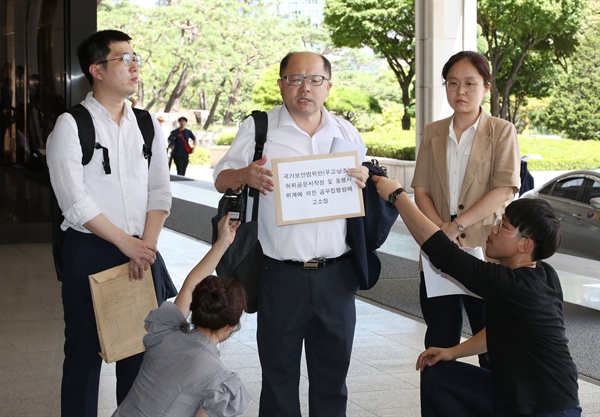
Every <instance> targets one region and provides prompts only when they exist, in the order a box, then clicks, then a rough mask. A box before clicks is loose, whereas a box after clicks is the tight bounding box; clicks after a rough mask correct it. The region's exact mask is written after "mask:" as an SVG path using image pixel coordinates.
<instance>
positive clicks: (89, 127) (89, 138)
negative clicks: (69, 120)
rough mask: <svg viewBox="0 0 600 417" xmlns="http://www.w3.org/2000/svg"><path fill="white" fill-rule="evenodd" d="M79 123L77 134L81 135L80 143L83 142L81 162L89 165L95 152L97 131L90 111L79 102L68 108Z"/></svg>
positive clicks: (68, 111)
mask: <svg viewBox="0 0 600 417" xmlns="http://www.w3.org/2000/svg"><path fill="white" fill-rule="evenodd" d="M67 113H69V114H70V115H71V116H73V118H74V119H75V123H76V124H77V134H78V135H79V143H81V151H82V152H83V156H82V157H81V164H82V165H87V164H88V163H89V162H90V160H91V159H92V155H93V154H94V146H95V144H96V131H95V130H94V122H93V121H92V116H91V115H90V112H89V111H88V110H87V109H86V108H85V107H83V106H82V105H81V104H77V105H75V106H73V107H71V108H70V109H68V110H67Z"/></svg>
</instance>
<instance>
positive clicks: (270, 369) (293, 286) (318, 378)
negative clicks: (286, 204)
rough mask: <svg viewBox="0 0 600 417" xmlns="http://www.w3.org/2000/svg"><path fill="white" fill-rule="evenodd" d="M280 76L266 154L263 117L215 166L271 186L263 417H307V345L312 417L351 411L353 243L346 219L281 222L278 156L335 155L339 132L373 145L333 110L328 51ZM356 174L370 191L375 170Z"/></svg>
mask: <svg viewBox="0 0 600 417" xmlns="http://www.w3.org/2000/svg"><path fill="white" fill-rule="evenodd" d="M280 77H281V78H280V79H279V80H278V81H277V82H278V85H279V88H280V90H281V96H282V98H283V102H284V105H282V106H277V107H275V108H273V109H272V110H270V111H269V112H268V119H269V128H268V134H267V141H266V143H265V147H264V153H263V155H264V156H263V158H262V159H261V160H259V161H256V162H252V158H253V155H254V144H255V141H254V119H253V118H251V117H249V118H248V119H246V121H245V122H244V123H243V124H242V126H241V127H240V130H239V132H238V134H237V136H236V138H235V139H234V141H233V144H232V146H231V148H230V150H229V152H228V153H227V154H226V155H225V157H224V158H223V159H222V160H221V161H220V162H219V163H218V164H217V166H216V167H215V171H214V178H215V187H216V188H217V190H218V191H220V192H225V191H226V190H227V188H231V189H233V190H235V189H238V188H241V187H242V186H244V185H245V184H247V185H249V186H250V187H252V188H255V189H257V190H259V191H260V192H261V196H260V199H261V201H260V204H259V210H258V235H259V236H258V237H259V240H260V242H261V245H262V248H263V252H264V254H265V270H264V273H263V274H262V276H261V287H260V291H259V301H258V330H257V340H258V351H259V355H260V361H261V367H262V371H263V376H262V391H261V397H260V410H259V416H261V417H266V416H274V417H285V416H300V400H299V393H298V387H299V381H300V362H301V355H302V347H303V344H304V348H305V352H306V362H307V365H308V379H309V384H310V387H309V408H310V411H309V412H310V415H311V416H313V417H314V416H324V417H336V416H345V415H346V403H347V388H346V375H347V372H348V366H349V364H350V355H351V351H352V341H353V338H354V327H355V324H356V309H355V304H354V300H355V294H356V291H357V290H358V281H357V275H356V270H355V269H353V268H352V265H351V262H350V256H351V253H350V252H349V251H350V248H349V246H348V245H347V243H346V219H338V220H330V221H318V222H309V223H302V224H294V225H286V226H281V227H278V226H277V222H276V212H275V196H274V193H273V192H272V191H273V189H274V182H273V179H272V176H273V172H272V170H271V161H272V160H273V159H277V158H288V157H297V156H309V155H318V154H327V153H329V152H330V148H331V143H332V141H333V138H334V137H337V138H342V139H344V140H347V141H350V142H354V143H359V144H362V143H363V142H362V139H361V138H360V135H359V133H358V131H357V130H356V128H354V127H353V126H352V125H351V124H350V123H349V122H347V121H346V120H343V119H340V118H338V117H335V116H333V115H331V114H330V113H329V112H328V111H327V110H326V109H325V108H324V107H323V103H324V101H325V99H326V98H327V96H328V95H329V89H330V88H331V81H330V79H331V64H330V63H329V61H328V60H327V59H326V58H325V57H324V56H322V55H319V54H315V53H312V52H297V53H290V54H288V55H286V57H284V58H283V60H282V61H281V65H280ZM349 175H351V176H352V177H355V178H356V182H357V184H358V185H359V186H360V187H361V188H364V187H365V182H366V180H367V179H368V170H367V168H366V167H361V168H353V169H350V170H349ZM313 260H314V261H313ZM309 261H313V262H309Z"/></svg>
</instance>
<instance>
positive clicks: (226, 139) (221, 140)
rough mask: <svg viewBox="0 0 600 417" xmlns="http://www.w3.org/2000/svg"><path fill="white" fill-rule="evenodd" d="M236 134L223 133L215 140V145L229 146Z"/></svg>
mask: <svg viewBox="0 0 600 417" xmlns="http://www.w3.org/2000/svg"><path fill="white" fill-rule="evenodd" d="M235 134H236V132H223V133H221V134H220V135H219V137H218V138H217V141H216V144H217V145H218V146H231V143H232V142H233V138H235Z"/></svg>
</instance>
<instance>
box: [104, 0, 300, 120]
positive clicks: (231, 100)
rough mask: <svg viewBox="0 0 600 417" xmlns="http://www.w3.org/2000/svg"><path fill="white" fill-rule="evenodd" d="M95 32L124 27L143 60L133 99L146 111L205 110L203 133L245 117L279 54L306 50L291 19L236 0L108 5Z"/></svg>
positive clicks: (105, 4) (260, 6) (258, 5)
mask: <svg viewBox="0 0 600 417" xmlns="http://www.w3.org/2000/svg"><path fill="white" fill-rule="evenodd" d="M98 22H99V24H98V26H99V29H106V28H115V29H120V30H123V31H124V32H126V33H128V34H129V35H130V36H131V37H132V38H133V45H134V48H135V50H136V51H137V52H138V53H139V54H140V55H142V57H143V58H145V65H144V66H143V67H142V70H141V78H142V79H143V84H142V83H141V84H140V90H139V91H138V94H137V95H138V101H139V103H140V105H141V106H143V107H144V108H147V109H154V110H159V109H160V110H163V111H165V112H169V111H172V110H177V109H178V108H180V107H184V108H188V109H202V110H209V115H208V119H207V121H206V123H205V124H204V128H205V129H206V128H208V127H209V126H210V124H212V123H213V122H214V121H215V119H216V118H219V119H220V120H222V121H223V122H224V123H231V122H233V120H234V119H235V118H236V117H237V116H239V115H241V114H244V113H245V112H246V111H247V110H248V109H247V107H248V106H249V103H250V100H249V96H250V93H251V90H252V86H253V85H254V82H255V80H256V79H257V78H258V77H259V75H260V74H261V73H262V71H264V69H266V68H268V67H269V66H270V65H271V64H273V63H274V62H276V61H278V60H279V59H281V51H282V50H284V51H288V50H292V49H304V45H305V39H303V37H302V33H300V31H297V30H295V25H294V23H293V22H292V24H290V22H283V21H282V20H281V19H279V18H277V17H275V16H272V15H271V14H270V13H268V11H267V9H266V6H263V5H261V3H256V2H253V3H252V4H250V3H249V2H239V1H237V0H204V1H202V2H181V3H174V2H171V3H170V6H164V7H154V8H142V7H139V6H134V5H131V4H130V3H128V2H127V1H125V2H119V3H115V4H111V3H109V2H107V1H105V2H104V3H102V4H101V5H100V6H99V8H98Z"/></svg>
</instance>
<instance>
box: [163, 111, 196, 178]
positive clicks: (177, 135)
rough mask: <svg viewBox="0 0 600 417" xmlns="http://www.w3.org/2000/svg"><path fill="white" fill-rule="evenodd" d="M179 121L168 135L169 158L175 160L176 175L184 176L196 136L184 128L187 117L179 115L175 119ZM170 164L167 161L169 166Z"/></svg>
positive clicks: (194, 145)
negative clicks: (177, 126)
mask: <svg viewBox="0 0 600 417" xmlns="http://www.w3.org/2000/svg"><path fill="white" fill-rule="evenodd" d="M177 122H179V128H177V129H175V130H173V131H172V132H171V134H170V135H169V140H168V142H169V148H170V149H171V158H173V161H174V162H175V168H177V175H183V176H185V171H186V169H187V166H188V164H189V163H190V154H191V153H193V152H194V148H195V147H196V136H194V133H193V132H192V131H191V130H189V129H186V128H185V126H186V125H187V122H188V119H187V118H185V117H183V116H182V117H180V118H179V119H177ZM170 167H171V164H170V163H169V168H170Z"/></svg>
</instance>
